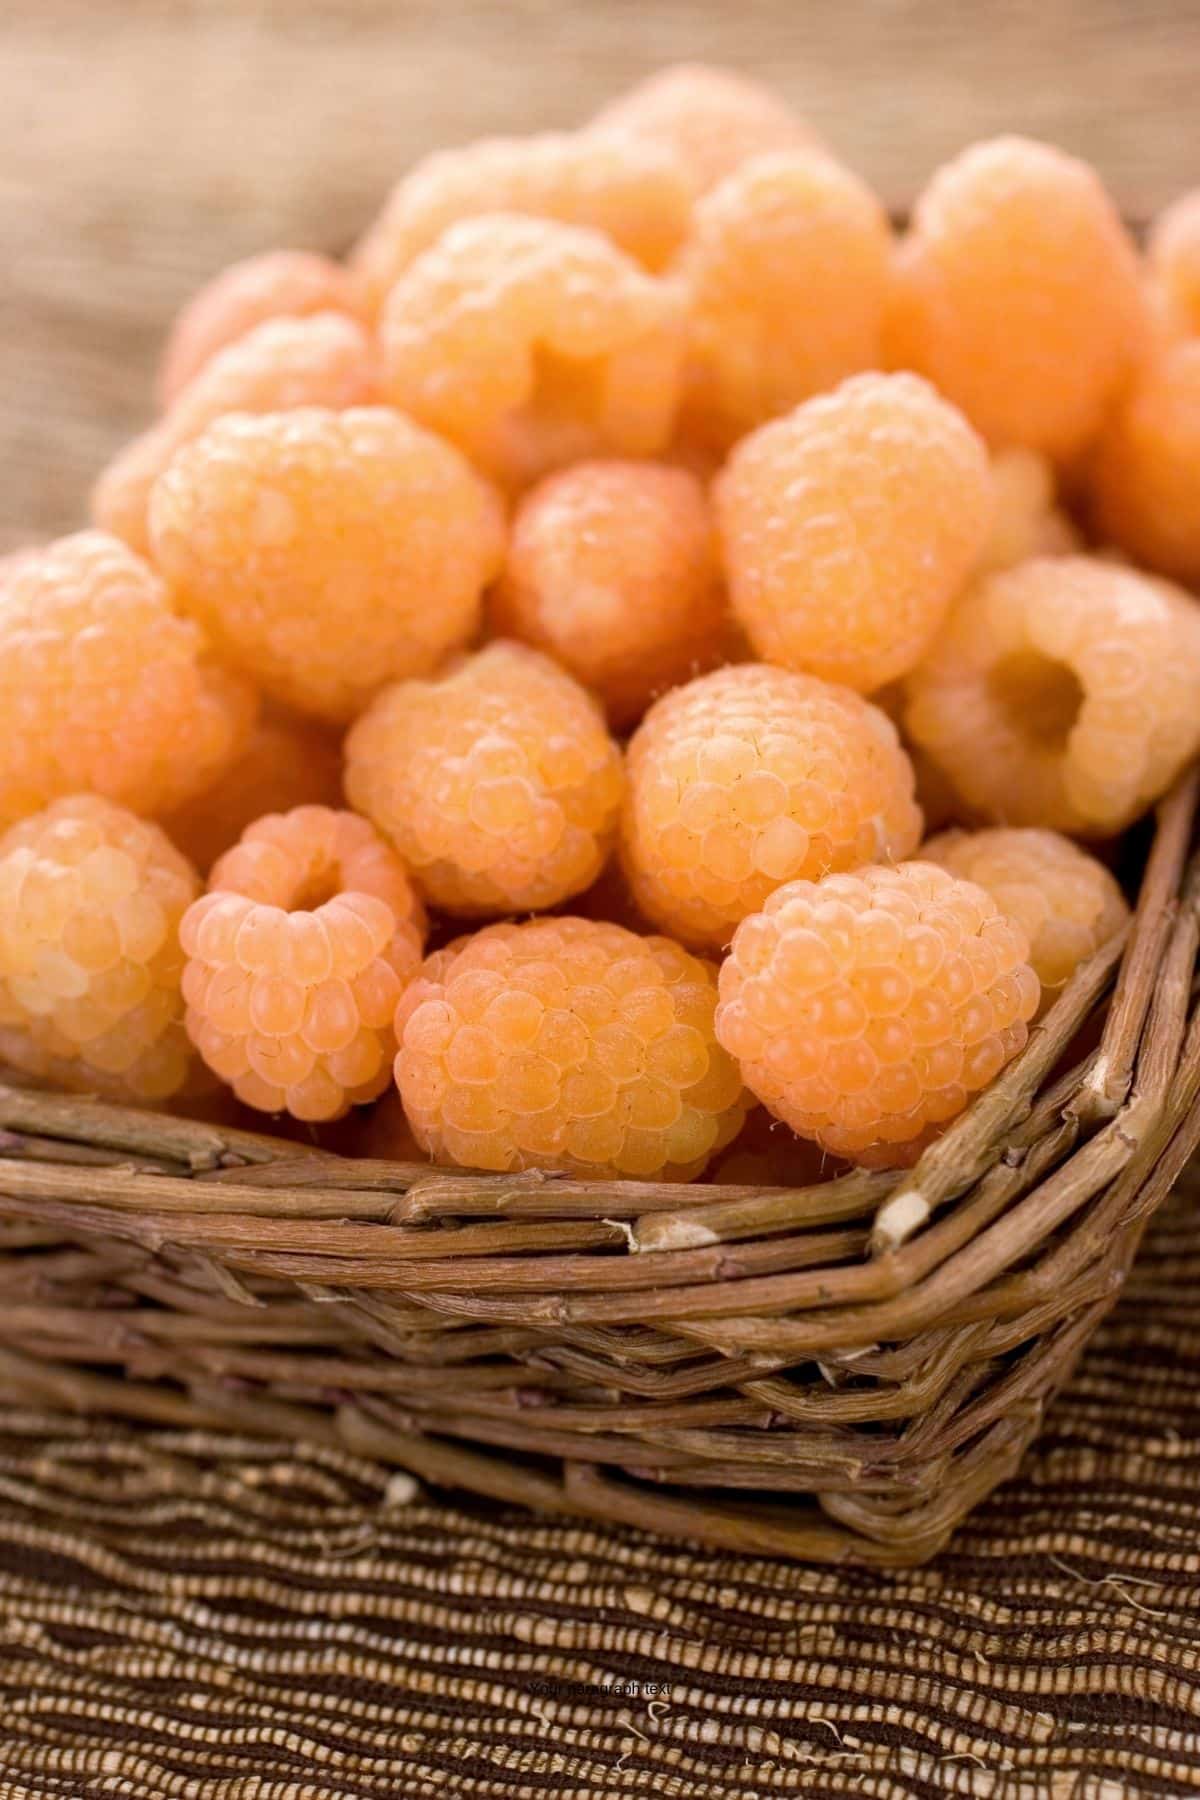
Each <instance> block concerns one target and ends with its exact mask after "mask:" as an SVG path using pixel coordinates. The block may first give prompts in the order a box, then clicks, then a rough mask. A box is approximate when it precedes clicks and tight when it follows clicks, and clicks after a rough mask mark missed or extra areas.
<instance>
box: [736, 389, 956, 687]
mask: <svg viewBox="0 0 1200 1800" xmlns="http://www.w3.org/2000/svg"><path fill="white" fill-rule="evenodd" d="M716 500H717V519H718V523H719V525H720V528H721V533H722V537H723V539H724V549H725V567H726V572H727V574H728V577H729V587H730V596H731V599H732V601H733V609H734V612H735V614H736V616H737V618H738V620H739V622H740V623H741V625H742V626H743V628H744V630H745V632H746V635H747V637H748V638H749V639H750V642H751V644H752V645H753V646H754V649H755V650H756V652H757V653H758V655H759V656H761V657H763V658H765V660H766V661H768V662H776V663H782V664H783V665H784V666H785V667H787V668H792V669H803V670H805V671H806V672H807V673H809V674H812V675H822V676H824V677H825V678H826V679H827V680H829V681H840V682H844V683H845V685H846V686H847V687H852V688H857V689H859V690H860V691H861V692H863V693H870V692H871V690H872V689H873V688H878V687H882V686H883V684H884V683H885V682H887V681H892V680H894V679H895V677H896V676H897V675H902V674H904V673H905V672H906V671H907V670H908V669H911V668H912V667H913V665H914V664H915V663H916V662H917V661H919V659H920V658H921V657H922V656H923V655H924V653H925V651H926V650H927V649H928V647H929V645H930V644H931V643H932V641H933V639H934V637H935V635H936V633H937V631H938V628H939V626H940V625H941V623H942V620H943V619H944V618H945V616H946V612H947V609H948V608H949V606H950V603H951V601H952V600H953V598H954V596H955V594H956V592H957V591H958V589H959V588H960V587H961V586H962V584H963V582H964V581H965V580H966V578H967V576H968V575H969V573H970V571H971V568H972V566H973V565H974V563H975V560H976V558H977V557H978V556H979V554H980V551H981V550H982V548H983V545H984V542H985V541H986V535H987V531H988V528H989V526H990V523H991V516H992V490H991V480H990V477H989V473H988V461H987V454H986V452H985V450H984V447H983V445H982V443H981V442H980V440H979V439H978V438H977V437H976V435H975V433H974V432H973V431H972V430H971V428H970V426H969V425H968V424H967V422H966V420H965V419H964V418H963V417H962V416H961V414H959V413H958V412H956V411H955V409H954V408H953V407H952V406H949V405H948V404H947V403H946V402H945V401H944V400H942V399H940V398H939V396H938V395H937V394H935V393H934V391H933V389H932V388H931V387H929V386H928V384H927V383H926V382H924V381H921V380H919V379H918V378H917V377H916V376H913V375H857V376H855V377H853V378H852V379H851V380H850V381H847V382H844V383H843V384H842V386H841V387H840V388H837V389H836V390H835V391H834V392H833V393H831V394H821V395H819V396H818V397H817V398H816V399H814V400H808V401H806V402H805V403H804V405H803V406H799V407H797V408H796V410H795V412H793V413H790V414H789V415H788V417H787V418H784V419H778V420H776V421H775V422H774V423H772V424H770V425H764V426H762V427H761V428H760V429H759V430H758V431H756V432H755V433H754V434H753V435H752V436H751V437H748V438H746V439H745V440H744V441H743V442H742V443H740V444H739V445H738V446H737V448H736V449H735V450H734V452H733V454H732V456H731V457H730V458H729V461H728V463H727V464H726V465H725V469H724V471H723V472H722V474H721V476H720V479H719V481H718V483H717V487H716Z"/></svg>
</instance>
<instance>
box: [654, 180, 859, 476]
mask: <svg viewBox="0 0 1200 1800" xmlns="http://www.w3.org/2000/svg"><path fill="white" fill-rule="evenodd" d="M890 255H891V229H890V227H889V225H888V220H887V215H886V213H885V212H884V210H883V207H882V206H881V205H880V203H879V201H878V200H877V199H876V197H875V195H874V194H873V193H872V192H871V190H870V188H868V187H867V185H866V183H865V182H863V181H860V180H859V178H858V177H857V176H856V175H852V174H851V173H850V171H849V170H848V169H844V168H842V167H841V165H840V164H838V163H836V162H834V161H833V160H832V158H831V157H828V156H825V155H823V154H822V153H821V152H819V151H816V150H808V151H806V150H788V151H780V152H777V153H776V154H775V155H773V156H762V157H756V158H755V159H754V160H753V161H751V162H746V163H743V164H742V165H741V166H740V167H739V168H738V169H737V170H736V171H735V172H734V173H733V174H732V175H729V176H727V177H726V179H725V180H724V181H723V182H721V184H720V186H719V187H716V188H714V189H713V190H712V192H711V193H709V194H706V195H705V196H704V198H703V199H702V200H701V201H700V202H699V204H698V205H697V207H696V213H695V219H694V222H693V226H692V232H691V235H690V237H689V239H688V242H687V245H686V247H685V249H684V251H683V254H682V256H681V257H680V259H679V262H678V264H677V274H678V276H679V279H680V280H681V281H682V283H683V286H684V290H685V293H686V295H687V302H688V314H689V320H690V328H691V335H690V352H689V370H688V385H687V394H686V401H685V408H684V422H685V429H686V430H687V431H688V433H689V434H690V435H693V436H695V437H696V438H697V439H698V440H699V441H701V442H705V441H707V442H710V443H715V444H718V445H720V446H722V447H724V446H728V445H729V444H731V443H732V442H733V440H734V439H735V438H738V437H741V436H742V434H743V433H744V432H747V431H750V430H752V429H753V427H754V426H756V425H761V424H762V423H763V422H764V420H766V419H771V418H775V417H776V416H777V415H778V414H780V413H785V412H787V411H789V409H790V408H792V407H793V406H795V405H797V403H798V402H799V401H801V400H807V399H808V398H809V397H810V396H811V395H813V394H816V393H819V392H820V391H821V390H822V389H824V388H831V387H834V386H836V384H837V383H838V382H839V381H841V380H842V379H843V378H844V377H845V376H847V375H853V374H855V373H856V372H857V371H858V370H860V369H869V368H877V367H878V366H879V363H880V359H881V356H882V325H883V313H884V305H885V300H886V296H887V287H888V278H889V268H890Z"/></svg>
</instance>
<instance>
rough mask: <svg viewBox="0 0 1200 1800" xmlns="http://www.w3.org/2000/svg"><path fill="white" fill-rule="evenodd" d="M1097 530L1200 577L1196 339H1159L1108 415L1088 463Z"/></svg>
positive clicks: (1135, 552)
mask: <svg viewBox="0 0 1200 1800" xmlns="http://www.w3.org/2000/svg"><path fill="white" fill-rule="evenodd" d="M1089 473H1090V480H1091V487H1092V498H1093V504H1094V514H1095V522H1096V525H1097V527H1098V528H1099V530H1100V531H1101V532H1102V533H1104V534H1105V535H1106V536H1107V537H1109V538H1110V539H1111V540H1112V541H1113V542H1115V543H1117V544H1119V545H1120V546H1121V548H1122V549H1124V550H1127V551H1128V552H1129V553H1130V555H1132V556H1133V557H1135V558H1136V559H1137V561H1138V562H1141V563H1145V564H1147V565H1148V566H1149V567H1150V568H1152V569H1158V570H1160V571H1161V572H1162V574H1164V575H1173V576H1174V577H1175V578H1176V579H1177V580H1179V581H1186V582H1189V583H1193V582H1200V338H1185V339H1181V340H1180V341H1179V342H1177V343H1174V344H1166V345H1164V346H1163V347H1162V348H1161V349H1160V350H1159V351H1158V352H1157V353H1156V354H1155V355H1153V356H1152V357H1150V358H1149V359H1148V361H1147V362H1146V364H1145V366H1144V367H1143V368H1142V370H1141V371H1140V372H1139V374H1138V376H1137V377H1136V379H1135V380H1134V382H1133V384H1132V385H1131V387H1130V388H1129V389H1128V390H1127V391H1126V393H1125V395H1124V396H1123V398H1122V399H1121V401H1120V402H1119V404H1118V405H1117V407H1116V408H1115V410H1114V411H1113V412H1112V413H1111V414H1110V415H1109V419H1108V423H1107V424H1106V426H1105V428H1104V431H1103V432H1102V433H1101V436H1100V440H1099V443H1098V444H1097V446H1096V450H1095V455H1094V457H1093V459H1092V464H1091V468H1090V472H1089Z"/></svg>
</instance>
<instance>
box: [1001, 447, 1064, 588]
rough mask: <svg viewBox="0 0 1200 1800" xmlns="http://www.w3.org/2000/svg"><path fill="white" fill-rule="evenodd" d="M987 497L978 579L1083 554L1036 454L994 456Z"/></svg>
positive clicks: (1049, 471) (1046, 466) (1045, 464)
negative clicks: (988, 521)
mask: <svg viewBox="0 0 1200 1800" xmlns="http://www.w3.org/2000/svg"><path fill="white" fill-rule="evenodd" d="M992 495H993V500H994V507H993V512H992V529H991V532H990V534H989V536H988V540H987V542H986V544H985V545H984V547H983V551H982V553H981V555H980V557H979V561H978V564H977V565H976V567H977V571H978V572H979V573H985V574H986V573H988V572H990V571H991V570H992V569H1010V568H1011V567H1012V565H1013V564H1014V563H1019V562H1027V561H1028V560H1029V558H1030V557H1031V556H1070V555H1071V554H1072V553H1073V552H1074V551H1076V550H1081V549H1082V548H1083V538H1082V537H1081V536H1080V533H1079V532H1078V531H1077V530H1076V529H1075V526H1074V525H1073V524H1072V523H1071V521H1070V519H1069V518H1068V517H1067V515H1066V513H1065V512H1063V511H1062V509H1061V508H1060V507H1059V506H1058V504H1057V488H1056V484H1055V480H1054V468H1053V465H1052V464H1051V463H1050V462H1049V461H1048V460H1047V459H1046V457H1044V456H1041V455H1039V454H1038V452H1037V451H1036V450H1022V449H1020V448H1015V449H1012V450H998V451H997V452H996V454H995V455H994V456H993V457H992Z"/></svg>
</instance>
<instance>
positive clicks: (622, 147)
mask: <svg viewBox="0 0 1200 1800" xmlns="http://www.w3.org/2000/svg"><path fill="white" fill-rule="evenodd" d="M690 205H691V190H690V187H689V185H688V180H687V176H686V174H685V173H684V171H683V169H682V168H681V167H680V165H679V163H678V162H677V161H676V159H675V157H674V156H673V155H672V154H671V152H670V151H669V150H663V149H660V148H659V147H658V146H657V145H655V144H651V143H649V142H639V141H638V140H637V139H636V138H633V137H625V138H620V137H615V136H614V137H611V138H605V137H603V136H601V135H599V134H598V133H594V134H593V133H583V132H552V131H546V132H540V133H538V134H536V135H534V136H531V137H514V138H481V139H480V140H479V141H478V142H476V143H473V144H465V145H463V146H461V147H460V148H458V149H454V150H438V151H435V152H434V154H433V155H432V156H427V157H425V158H424V160H423V161H421V162H419V163H418V164H417V166H416V167H415V168H414V169H412V170H410V172H409V173H408V174H407V175H405V176H404V177H403V179H402V180H401V181H399V182H398V183H397V184H396V186H395V188H394V189H393V190H392V193H391V195H390V196H389V198H388V200H387V202H386V203H385V205H384V208H383V211H382V212H381V213H380V215H379V217H378V218H377V219H376V220H375V222H374V224H373V225H372V226H371V227H370V228H369V230H368V231H367V233H366V235H365V237H364V238H363V239H362V241H361V242H360V244H359V245H358V247H357V249H356V250H355V251H354V255H353V258H352V262H353V266H354V269H355V272H356V273H357V274H358V275H359V277H360V278H361V280H362V282H363V286H364V288H365V290H366V292H367V295H368V297H369V300H370V302H371V303H372V305H373V306H374V308H375V309H376V310H378V308H379V306H380V305H381V304H382V302H383V300H384V297H385V296H386V294H387V291H388V289H389V288H390V287H392V286H393V285H394V284H395V282H396V281H398V280H399V278H400V276H401V275H403V273H404V271H405V270H406V269H407V268H408V266H409V264H410V263H412V262H414V261H415V260H416V258H417V257H418V256H419V255H420V254H421V252H422V250H427V249H428V248H429V246H430V245H431V244H432V243H434V242H435V241H436V240H437V239H438V238H439V237H441V235H442V233H443V232H444V231H447V230H448V229H449V227H450V226H451V225H455V224H457V223H458V221H459V220H460V219H470V218H475V217H477V216H478V215H479V214H480V213H494V212H511V213H526V214H529V215H531V216H532V217H534V218H539V219H557V220H558V221H559V223H560V224H563V225H586V226H589V227H591V229H592V230H594V231H599V232H602V233H603V235H604V236H605V237H607V238H611V240H612V242H613V243H614V244H616V245H618V246H619V248H620V249H622V250H624V251H625V253H626V254H627V255H628V256H631V257H632V258H633V259H634V261H635V262H637V263H640V264H641V265H642V267H643V268H646V269H650V270H659V269H662V268H663V267H664V266H665V264H666V263H667V262H668V261H669V260H670V258H671V256H672V255H673V254H674V252H675V251H676V250H677V249H678V247H679V245H680V244H681V243H682V241H683V238H684V235H685V233H686V231H687V228H688V216H689V211H690Z"/></svg>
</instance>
